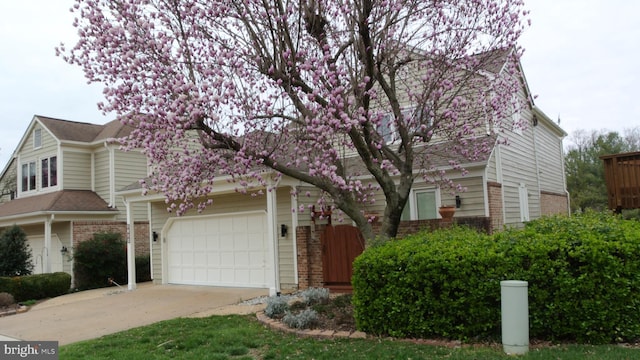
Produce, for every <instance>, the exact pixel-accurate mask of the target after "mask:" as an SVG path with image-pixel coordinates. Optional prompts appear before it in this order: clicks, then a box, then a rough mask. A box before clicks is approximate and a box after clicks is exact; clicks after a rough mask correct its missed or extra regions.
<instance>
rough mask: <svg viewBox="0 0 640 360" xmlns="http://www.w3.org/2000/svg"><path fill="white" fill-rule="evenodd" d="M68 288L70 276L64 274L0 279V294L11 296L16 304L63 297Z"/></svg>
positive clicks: (56, 273)
mask: <svg viewBox="0 0 640 360" xmlns="http://www.w3.org/2000/svg"><path fill="white" fill-rule="evenodd" d="M70 288H71V275H69V274H67V273H65V272H55V273H51V274H35V275H26V276H14V277H0V292H7V293H9V294H12V295H13V297H14V298H15V301H18V302H20V301H26V300H40V299H46V298H52V297H56V296H60V295H64V294H66V293H68V292H69V289H70Z"/></svg>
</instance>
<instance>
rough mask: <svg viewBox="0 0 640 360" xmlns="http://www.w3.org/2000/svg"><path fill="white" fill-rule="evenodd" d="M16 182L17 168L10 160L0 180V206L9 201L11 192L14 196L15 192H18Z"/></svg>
mask: <svg viewBox="0 0 640 360" xmlns="http://www.w3.org/2000/svg"><path fill="white" fill-rule="evenodd" d="M17 181H18V168H17V167H16V162H15V161H14V160H11V162H10V163H9V164H8V166H7V168H6V171H5V172H4V176H3V177H2V179H0V193H2V194H3V195H0V204H1V203H5V202H7V201H11V197H12V194H11V193H12V192H13V195H14V196H15V192H16V191H17V190H18V188H17Z"/></svg>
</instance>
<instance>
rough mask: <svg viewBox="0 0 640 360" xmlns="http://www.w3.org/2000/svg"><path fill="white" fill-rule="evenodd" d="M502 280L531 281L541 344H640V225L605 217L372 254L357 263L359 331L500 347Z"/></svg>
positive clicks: (534, 328) (557, 219)
mask: <svg viewBox="0 0 640 360" xmlns="http://www.w3.org/2000/svg"><path fill="white" fill-rule="evenodd" d="M501 280H524V281H528V283H529V289H528V290H529V319H530V320H529V321H530V335H531V337H533V338H538V339H544V340H563V341H578V342H582V343H610V342H626V341H635V340H637V339H638V338H640V298H638V296H637V294H639V293H640V223H638V222H637V221H628V220H627V221H625V220H623V219H621V218H619V217H615V216H612V215H609V214H600V213H585V214H581V215H579V216H573V217H565V216H553V217H547V218H543V219H539V220H535V221H532V222H530V223H528V224H527V225H526V226H525V227H524V228H523V229H511V230H507V231H504V232H500V233H497V234H495V235H492V236H490V235H485V234H479V233H477V232H475V231H473V230H470V229H465V228H457V227H454V228H452V229H447V230H439V231H436V232H433V233H428V232H422V233H419V234H415V235H412V236H409V237H407V238H405V239H402V240H397V241H391V242H388V243H387V244H384V245H382V246H378V247H375V248H369V249H367V250H366V251H365V252H364V253H363V254H362V255H361V256H360V257H358V258H357V259H356V261H355V262H354V276H353V280H352V283H353V286H354V296H353V304H354V308H355V317H356V323H357V326H358V328H359V329H360V330H362V331H365V332H368V333H372V334H379V335H391V336H397V337H423V338H424V337H447V338H456V339H487V338H489V339H498V338H499V336H500V321H501V317H500V281H501Z"/></svg>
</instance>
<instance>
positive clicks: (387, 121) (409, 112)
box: [379, 106, 433, 144]
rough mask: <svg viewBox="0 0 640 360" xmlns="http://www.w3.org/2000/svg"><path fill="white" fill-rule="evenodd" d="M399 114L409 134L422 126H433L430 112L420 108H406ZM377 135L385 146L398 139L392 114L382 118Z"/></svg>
mask: <svg viewBox="0 0 640 360" xmlns="http://www.w3.org/2000/svg"><path fill="white" fill-rule="evenodd" d="M401 113H402V117H403V118H404V123H405V124H406V126H407V127H408V128H409V131H411V132H417V131H418V130H419V129H420V127H422V125H424V126H425V127H431V126H433V114H431V113H430V110H428V109H427V108H424V107H423V108H420V107H417V106H414V107H407V108H403V109H402V110H401ZM379 133H380V135H382V138H383V139H384V141H385V143H387V144H389V143H393V142H395V141H398V140H399V139H400V137H399V136H398V130H397V128H396V122H395V119H394V117H393V114H392V113H387V114H385V115H383V116H382V120H381V121H380V128H379Z"/></svg>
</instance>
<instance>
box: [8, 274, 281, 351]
mask: <svg viewBox="0 0 640 360" xmlns="http://www.w3.org/2000/svg"><path fill="white" fill-rule="evenodd" d="M268 293H269V291H268V289H246V288H222V287H208V286H183V285H153V284H150V283H145V284H142V285H138V288H137V289H136V290H134V291H126V290H124V289H123V290H121V291H118V289H117V288H106V289H96V290H89V291H82V292H78V293H75V294H69V295H64V296H59V297H56V298H53V299H50V300H47V301H44V302H42V303H40V304H37V305H35V306H33V307H32V308H31V309H29V311H27V312H25V313H22V314H17V315H11V316H6V317H2V318H0V341H2V340H6V339H7V338H13V339H19V340H32V341H58V342H59V344H60V345H65V344H69V343H73V342H76V341H81V340H88V339H94V338H98V337H100V336H103V335H107V334H112V333H115V332H118V331H122V330H127V329H130V328H134V327H138V326H143V325H149V324H152V323H155V322H158V321H161V320H168V319H173V318H178V317H189V316H208V315H213V314H224V313H250V312H252V311H254V310H255V309H254V308H252V307H251V306H248V305H240V306H235V305H236V304H238V303H240V302H242V301H244V300H248V299H252V298H255V297H259V296H264V295H268Z"/></svg>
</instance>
